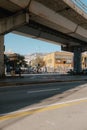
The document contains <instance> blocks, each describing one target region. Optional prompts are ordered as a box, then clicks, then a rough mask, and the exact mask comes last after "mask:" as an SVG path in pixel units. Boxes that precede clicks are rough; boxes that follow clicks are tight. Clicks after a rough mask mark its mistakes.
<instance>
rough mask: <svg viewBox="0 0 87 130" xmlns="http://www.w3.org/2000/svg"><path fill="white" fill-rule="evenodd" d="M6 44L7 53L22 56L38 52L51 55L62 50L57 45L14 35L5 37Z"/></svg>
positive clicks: (10, 34)
mask: <svg viewBox="0 0 87 130" xmlns="http://www.w3.org/2000/svg"><path fill="white" fill-rule="evenodd" d="M4 44H5V52H14V53H18V54H22V55H26V54H31V53H36V52H37V53H49V52H54V51H60V50H61V47H60V46H58V45H56V44H52V43H48V42H44V41H41V40H36V39H33V38H28V37H24V36H21V35H17V34H13V33H9V34H6V35H5V41H4Z"/></svg>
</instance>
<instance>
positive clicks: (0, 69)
mask: <svg viewBox="0 0 87 130" xmlns="http://www.w3.org/2000/svg"><path fill="white" fill-rule="evenodd" d="M3 76H5V65H4V36H3V35H1V36H0V78H2V77H3Z"/></svg>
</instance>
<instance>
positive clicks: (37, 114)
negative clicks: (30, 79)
mask: <svg viewBox="0 0 87 130" xmlns="http://www.w3.org/2000/svg"><path fill="white" fill-rule="evenodd" d="M86 96H87V84H86V81H82V82H80V81H79V82H67V83H48V84H47V83H46V84H39V85H27V86H15V87H12V86H10V87H7V88H0V114H1V118H0V130H15V129H16V130H17V129H18V130H22V129H23V130H24V129H25V130H28V129H31V130H37V129H38V130H53V129H55V130H58V129H61V130H68V129H69V130H73V129H74V130H86V129H87V125H86V124H87V123H86V121H87V97H86ZM43 108H44V109H43ZM10 112H13V113H11V114H13V115H11V116H9V114H7V113H10ZM19 113H20V114H19ZM22 123H23V126H21V124H22ZM69 123H70V124H69ZM82 123H83V124H82ZM71 125H72V128H71ZM26 126H27V127H26ZM25 127H26V128H25Z"/></svg>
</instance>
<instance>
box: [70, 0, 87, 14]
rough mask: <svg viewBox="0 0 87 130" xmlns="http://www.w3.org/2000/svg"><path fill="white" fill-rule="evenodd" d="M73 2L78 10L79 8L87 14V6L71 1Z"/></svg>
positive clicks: (74, 0)
mask: <svg viewBox="0 0 87 130" xmlns="http://www.w3.org/2000/svg"><path fill="white" fill-rule="evenodd" d="M71 1H72V2H74V3H75V4H76V5H77V6H78V7H79V8H81V9H82V10H83V11H84V12H85V13H87V5H86V4H85V2H82V1H81V0H71Z"/></svg>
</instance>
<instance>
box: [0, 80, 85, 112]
mask: <svg viewBox="0 0 87 130" xmlns="http://www.w3.org/2000/svg"><path fill="white" fill-rule="evenodd" d="M85 84H86V81H84V82H71V83H68V82H67V83H64V82H63V83H49V84H39V85H29V86H21V87H13V88H9V89H5V90H4V89H2V90H0V114H4V113H9V112H13V111H16V110H19V109H23V108H25V107H29V106H31V105H34V104H38V103H41V102H47V103H48V102H56V101H59V100H60V99H61V98H64V97H65V96H68V95H70V94H72V93H74V92H76V91H79V89H81V88H79V86H81V85H85ZM53 88H54V89H55V91H44V92H37V90H43V89H44V90H48V89H53ZM75 88H76V89H75ZM56 89H57V90H56ZM69 90H72V91H69ZM34 91H36V93H35V92H34ZM29 92H31V93H29ZM33 92H34V93H33Z"/></svg>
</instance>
